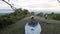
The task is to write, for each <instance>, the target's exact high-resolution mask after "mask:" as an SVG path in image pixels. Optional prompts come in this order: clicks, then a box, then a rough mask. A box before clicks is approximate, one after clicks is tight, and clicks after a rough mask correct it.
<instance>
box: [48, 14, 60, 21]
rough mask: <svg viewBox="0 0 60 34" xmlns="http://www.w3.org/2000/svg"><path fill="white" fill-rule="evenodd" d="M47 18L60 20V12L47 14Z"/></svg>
mask: <svg viewBox="0 0 60 34" xmlns="http://www.w3.org/2000/svg"><path fill="white" fill-rule="evenodd" d="M48 18H49V19H54V20H60V14H52V13H51V14H48Z"/></svg>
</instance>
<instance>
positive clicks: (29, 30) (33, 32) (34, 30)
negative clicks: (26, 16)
mask: <svg viewBox="0 0 60 34" xmlns="http://www.w3.org/2000/svg"><path fill="white" fill-rule="evenodd" d="M40 33H41V26H40V24H39V22H37V21H36V20H35V19H34V17H31V20H30V21H29V22H28V23H27V24H26V25H25V34H40Z"/></svg>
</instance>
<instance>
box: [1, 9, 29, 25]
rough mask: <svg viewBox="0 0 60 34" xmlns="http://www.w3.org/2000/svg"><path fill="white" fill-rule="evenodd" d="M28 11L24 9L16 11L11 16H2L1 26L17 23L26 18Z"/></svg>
mask: <svg viewBox="0 0 60 34" xmlns="http://www.w3.org/2000/svg"><path fill="white" fill-rule="evenodd" d="M28 13H29V12H28V10H26V9H24V10H22V9H21V8H20V9H16V10H15V12H13V13H11V14H6V15H3V16H0V26H5V25H10V24H13V23H15V22H16V21H18V20H20V19H22V18H24V17H26V16H27V14H28Z"/></svg>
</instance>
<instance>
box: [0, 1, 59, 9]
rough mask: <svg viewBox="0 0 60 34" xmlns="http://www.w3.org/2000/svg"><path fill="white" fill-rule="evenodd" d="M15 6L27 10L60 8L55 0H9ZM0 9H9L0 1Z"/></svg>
mask: <svg viewBox="0 0 60 34" xmlns="http://www.w3.org/2000/svg"><path fill="white" fill-rule="evenodd" d="M6 1H7V0H6ZM10 1H11V2H10V3H11V4H12V3H13V4H14V5H15V7H17V8H23V9H29V10H60V3H58V1H57V0H13V1H12V0H10ZM0 9H11V8H10V6H9V5H7V4H6V3H4V2H2V1H0Z"/></svg>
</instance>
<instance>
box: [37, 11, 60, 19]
mask: <svg viewBox="0 0 60 34" xmlns="http://www.w3.org/2000/svg"><path fill="white" fill-rule="evenodd" d="M37 16H40V17H45V14H43V13H42V12H40V13H39V14H37ZM47 18H48V19H53V20H60V14H56V13H53V12H52V13H50V14H47Z"/></svg>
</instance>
